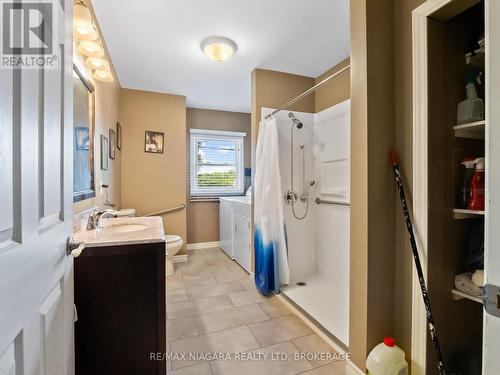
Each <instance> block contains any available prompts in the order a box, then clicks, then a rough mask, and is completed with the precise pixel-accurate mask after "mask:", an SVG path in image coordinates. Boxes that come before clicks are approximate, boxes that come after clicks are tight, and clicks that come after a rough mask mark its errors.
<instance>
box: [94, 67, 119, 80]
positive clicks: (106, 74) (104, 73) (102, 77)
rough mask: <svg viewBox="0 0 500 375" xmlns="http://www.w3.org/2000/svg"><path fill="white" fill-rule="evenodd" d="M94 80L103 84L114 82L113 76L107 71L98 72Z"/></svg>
mask: <svg viewBox="0 0 500 375" xmlns="http://www.w3.org/2000/svg"><path fill="white" fill-rule="evenodd" d="M94 78H95V79H97V80H98V81H101V82H113V81H114V79H113V74H111V72H110V71H107V70H96V71H95V73H94Z"/></svg>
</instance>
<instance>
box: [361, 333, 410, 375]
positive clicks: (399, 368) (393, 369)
mask: <svg viewBox="0 0 500 375" xmlns="http://www.w3.org/2000/svg"><path fill="white" fill-rule="evenodd" d="M366 368H367V369H368V375H408V363H406V361H405V352H404V351H402V350H401V349H400V348H398V347H397V346H396V341H395V340H394V339H393V338H392V337H386V338H385V339H384V342H383V343H381V344H378V345H377V346H376V347H375V348H373V350H372V351H371V352H370V354H369V355H368V358H367V360H366Z"/></svg>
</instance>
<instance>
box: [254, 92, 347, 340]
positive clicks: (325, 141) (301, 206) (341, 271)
mask: <svg viewBox="0 0 500 375" xmlns="http://www.w3.org/2000/svg"><path fill="white" fill-rule="evenodd" d="M272 110H273V109H269V108H265V109H263V110H262V116H263V117H264V116H265V115H267V114H269V113H271V112H272ZM290 112H292V113H293V114H294V115H295V117H296V118H297V119H298V120H300V121H301V122H302V123H303V124H304V126H303V127H302V129H297V128H295V129H294V188H295V190H296V192H297V194H298V195H299V196H300V195H301V194H302V193H303V190H304V187H303V181H304V179H303V172H302V160H303V156H302V150H301V149H300V147H301V146H304V147H305V148H304V152H305V182H306V186H307V185H309V183H310V182H311V181H316V184H315V185H314V186H313V187H312V188H311V189H310V197H309V212H308V215H307V217H306V218H305V219H304V220H301V221H300V220H297V219H295V218H294V217H293V215H292V210H291V207H290V206H288V205H286V204H285V203H284V201H283V205H284V215H285V225H286V232H287V240H288V255H289V264H290V279H291V282H290V285H289V286H287V287H285V288H283V292H284V293H285V294H286V295H287V296H288V297H289V298H290V299H292V300H293V301H294V302H295V303H296V304H297V305H299V306H300V307H301V308H302V309H303V310H305V311H306V312H307V313H308V314H310V315H311V316H312V317H313V318H314V319H315V320H317V321H318V322H319V323H320V324H321V325H322V326H323V327H325V328H326V329H327V330H328V331H329V332H330V333H331V334H332V335H333V336H335V337H336V338H337V339H338V340H339V341H341V342H342V343H343V344H345V345H346V346H348V345H349V215H350V207H348V206H342V205H327V204H321V205H317V204H316V203H315V200H316V198H320V199H322V200H327V201H336V202H343V203H349V191H350V186H349V180H350V149H349V146H350V100H347V101H345V102H343V103H340V104H338V105H336V106H333V107H331V108H328V109H326V110H324V111H322V112H319V113H317V114H313V113H305V112H296V111H286V110H285V111H281V112H279V113H278V114H277V115H276V118H277V120H278V122H277V123H278V134H279V146H280V151H279V157H280V170H281V181H282V189H283V194H285V192H286V191H287V190H288V189H290V140H291V138H290V135H291V126H292V122H291V120H290V119H289V117H288V114H289V113H290ZM305 209H306V205H305V203H303V202H301V201H300V200H299V201H297V203H296V206H295V210H296V213H297V214H298V215H300V216H302V215H303V213H304V212H305ZM297 282H305V283H306V285H305V286H297V285H296V283H297Z"/></svg>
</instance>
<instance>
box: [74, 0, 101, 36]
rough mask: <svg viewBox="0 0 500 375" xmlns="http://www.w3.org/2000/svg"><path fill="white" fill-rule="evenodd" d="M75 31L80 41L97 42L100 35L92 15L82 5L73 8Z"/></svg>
mask: <svg viewBox="0 0 500 375" xmlns="http://www.w3.org/2000/svg"><path fill="white" fill-rule="evenodd" d="M73 30H74V32H75V37H76V39H78V40H96V39H97V37H98V35H97V31H96V30H95V27H94V24H93V23H92V15H91V14H90V11H89V10H88V8H87V7H86V6H84V5H82V4H76V5H75V6H74V7H73Z"/></svg>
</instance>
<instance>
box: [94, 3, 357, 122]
mask: <svg viewBox="0 0 500 375" xmlns="http://www.w3.org/2000/svg"><path fill="white" fill-rule="evenodd" d="M92 4H93V7H94V10H95V13H96V16H97V19H98V22H99V25H100V27H101V30H102V33H103V34H104V35H103V36H104V39H105V40H106V45H107V47H108V50H109V53H110V55H111V58H112V60H113V64H114V66H115V69H116V71H117V74H118V78H119V80H120V84H121V86H122V87H124V88H133V89H139V90H147V91H157V92H164V93H170V94H179V95H185V96H186V97H187V103H188V107H194V108H207V109H218V110H228V111H237V112H250V106H251V72H252V70H254V69H255V68H263V69H272V70H278V71H282V72H287V73H294V74H299V75H305V76H309V77H317V76H318V75H320V74H321V73H323V72H324V71H326V70H327V69H329V68H330V67H332V66H334V65H335V64H337V63H339V62H340V61H342V60H343V59H345V58H346V57H348V56H349V0H141V1H132V0H92ZM211 35H219V36H224V37H228V38H230V39H232V40H234V41H235V42H236V43H237V44H238V51H237V53H236V54H235V55H234V56H233V58H232V59H230V60H229V61H226V62H224V63H216V62H214V61H211V60H209V59H208V58H207V57H206V56H205V55H204V54H203V53H202V51H201V49H200V42H201V40H202V39H203V38H205V37H207V36H211Z"/></svg>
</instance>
